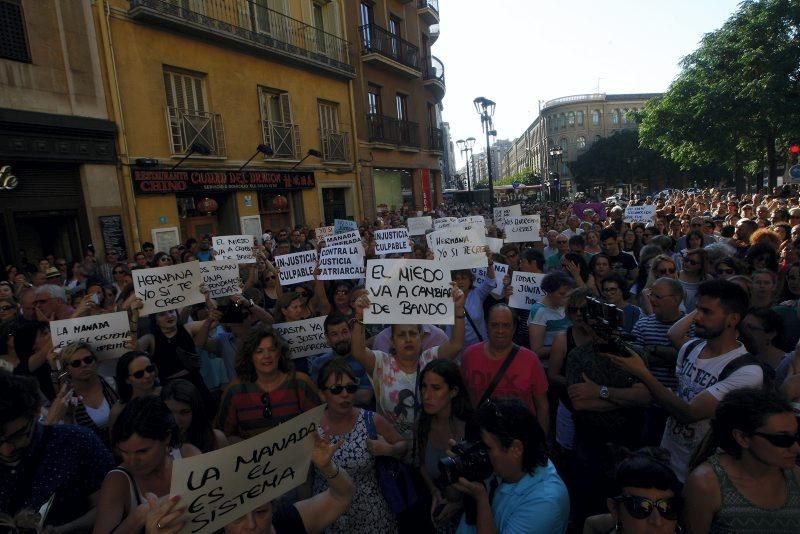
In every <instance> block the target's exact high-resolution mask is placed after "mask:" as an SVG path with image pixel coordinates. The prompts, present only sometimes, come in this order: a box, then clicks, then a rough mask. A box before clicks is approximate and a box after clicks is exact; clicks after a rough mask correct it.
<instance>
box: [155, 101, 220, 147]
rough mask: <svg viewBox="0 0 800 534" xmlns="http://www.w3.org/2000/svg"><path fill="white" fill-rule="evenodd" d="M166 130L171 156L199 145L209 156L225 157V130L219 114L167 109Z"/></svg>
mask: <svg viewBox="0 0 800 534" xmlns="http://www.w3.org/2000/svg"><path fill="white" fill-rule="evenodd" d="M167 130H168V132H169V136H170V144H171V146H172V154H173V155H176V156H179V155H183V154H185V153H186V152H187V151H188V150H189V147H191V146H192V145H193V144H194V143H199V144H201V145H204V146H206V147H208V149H209V150H210V151H211V153H210V154H209V155H210V156H216V157H223V158H224V157H226V151H225V129H224V127H223V126H222V116H221V115H220V114H219V113H210V112H207V111H193V110H190V109H181V108H173V107H168V108H167Z"/></svg>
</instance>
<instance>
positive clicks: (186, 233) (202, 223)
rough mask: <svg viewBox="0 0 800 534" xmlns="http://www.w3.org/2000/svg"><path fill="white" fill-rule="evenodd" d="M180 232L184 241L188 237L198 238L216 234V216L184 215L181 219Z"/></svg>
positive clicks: (217, 229) (217, 225) (217, 230)
mask: <svg viewBox="0 0 800 534" xmlns="http://www.w3.org/2000/svg"><path fill="white" fill-rule="evenodd" d="M181 234H182V237H183V240H184V242H185V241H186V240H187V239H189V238H190V237H194V238H195V239H197V240H200V238H201V237H203V236H204V235H218V234H219V224H218V222H217V217H215V216H214V215H203V216H199V217H186V218H185V219H183V220H182V221H181Z"/></svg>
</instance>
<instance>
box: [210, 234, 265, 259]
mask: <svg viewBox="0 0 800 534" xmlns="http://www.w3.org/2000/svg"><path fill="white" fill-rule="evenodd" d="M254 246H255V238H254V237H253V236H251V235H221V236H217V237H215V238H214V257H215V258H216V259H218V260H236V261H237V262H239V263H255V262H256V258H255V256H253V247H254Z"/></svg>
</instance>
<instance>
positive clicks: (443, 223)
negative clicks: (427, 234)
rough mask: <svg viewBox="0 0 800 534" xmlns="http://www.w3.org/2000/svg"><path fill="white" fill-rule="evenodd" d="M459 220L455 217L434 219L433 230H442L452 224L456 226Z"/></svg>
mask: <svg viewBox="0 0 800 534" xmlns="http://www.w3.org/2000/svg"><path fill="white" fill-rule="evenodd" d="M457 220H458V219H456V218H455V217H441V218H439V219H434V221H433V229H434V230H441V229H442V228H447V227H448V226H450V225H451V224H455V222H456V221H457Z"/></svg>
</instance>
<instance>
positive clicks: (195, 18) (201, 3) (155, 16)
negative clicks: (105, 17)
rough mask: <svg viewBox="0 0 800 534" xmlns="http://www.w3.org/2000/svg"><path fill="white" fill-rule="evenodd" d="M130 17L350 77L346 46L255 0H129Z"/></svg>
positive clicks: (350, 70) (339, 40)
mask: <svg viewBox="0 0 800 534" xmlns="http://www.w3.org/2000/svg"><path fill="white" fill-rule="evenodd" d="M128 14H129V15H130V17H131V18H133V19H135V20H140V21H146V22H152V23H156V24H161V25H164V26H166V27H168V28H170V29H172V30H177V31H181V32H185V33H190V34H193V35H196V36H198V37H201V38H203V39H208V40H210V41H211V42H213V43H219V44H225V45H228V46H232V47H235V48H239V49H245V50H249V51H255V52H257V53H258V54H267V55H269V56H270V57H272V58H274V59H276V60H279V61H284V62H287V63H290V64H294V65H300V66H304V67H308V68H311V69H314V70H315V71H317V72H319V71H320V70H322V71H325V72H327V73H328V74H333V75H335V76H338V77H345V78H354V77H355V68H354V67H353V62H352V59H351V57H350V48H349V43H348V42H347V41H346V40H344V39H342V38H340V37H337V36H336V35H333V34H330V33H327V32H325V31H323V30H320V29H318V28H315V27H314V26H311V25H310V24H306V23H305V22H303V21H300V20H297V19H293V18H292V17H289V16H287V15H284V14H283V13H280V12H278V11H274V10H272V9H269V8H267V7H266V6H264V5H262V2H258V1H256V0H130V10H129V11H128Z"/></svg>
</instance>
